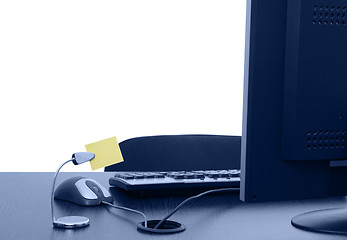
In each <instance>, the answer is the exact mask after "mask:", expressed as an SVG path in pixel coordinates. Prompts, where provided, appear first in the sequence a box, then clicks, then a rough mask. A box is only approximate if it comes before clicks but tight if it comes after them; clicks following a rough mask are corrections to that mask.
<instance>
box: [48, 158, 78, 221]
mask: <svg viewBox="0 0 347 240" xmlns="http://www.w3.org/2000/svg"><path fill="white" fill-rule="evenodd" d="M72 161H73V159H70V160H68V161H66V162H64V163H63V164H61V165H60V166H59V167H58V169H57V171H56V172H55V174H54V180H53V186H52V193H51V212H52V221H53V222H55V220H56V219H55V217H54V209H53V203H54V188H55V181H56V180H57V177H58V173H59V171H60V169H61V168H62V167H63V166H64V165H65V164H67V163H68V162H72Z"/></svg>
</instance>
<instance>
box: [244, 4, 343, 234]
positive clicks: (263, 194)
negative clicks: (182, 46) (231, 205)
mask: <svg viewBox="0 0 347 240" xmlns="http://www.w3.org/2000/svg"><path fill="white" fill-rule="evenodd" d="M346 8H347V2H346V1H341V0H329V1H327V0H305V1H302V0H248V1H247V27H246V54H245V83H244V108H243V130H242V147H241V193H240V196H241V200H243V201H247V202H258V201H273V200H289V199H304V198H317V197H329V196H336V195H346V194H347V171H346V169H347V168H346V166H345V165H346V164H344V162H343V161H342V162H341V160H344V159H347V144H346V143H347V142H346V137H347V25H346V23H347V18H346V14H347V9H346ZM341 211H342V210H341ZM322 212H323V216H324V215H325V214H326V213H327V212H325V211H321V212H320V213H322ZM338 212H339V211H338ZM327 214H328V215H330V216H337V215H339V213H337V212H328V213H327ZM313 215H314V214H313ZM318 215H319V214H318ZM342 215H343V214H340V215H339V217H341V216H342ZM344 215H345V216H344V217H343V220H344V221H345V222H346V223H347V213H346V212H344ZM326 216H327V215H325V217H326ZM305 217H306V220H305V221H306V222H304V223H302V222H300V221H302V220H303V219H299V220H300V221H299V222H300V224H302V226H300V224H299V223H298V224H296V223H295V218H294V219H293V224H294V225H295V226H298V227H302V228H305V229H309V230H314V231H321V232H338V231H340V232H343V230H341V229H340V228H339V230H336V229H335V230H332V229H334V228H336V225H338V224H332V223H331V222H330V223H329V224H330V225H331V228H330V229H324V228H326V226H324V227H321V228H319V227H317V226H320V225H319V224H322V222H321V220H322V219H323V218H324V217H322V216H317V214H316V215H315V216H311V217H312V218H311V217H310V216H309V217H308V218H307V215H306V216H305ZM307 219H308V220H307ZM317 219H320V220H317ZM335 219H336V218H335ZM317 221H318V222H317ZM322 221H323V220H322ZM307 222H312V223H313V222H316V224H317V225H316V226H306V225H305V224H307ZM323 225H324V223H323ZM345 225H346V227H345V229H344V231H345V232H347V224H345Z"/></svg>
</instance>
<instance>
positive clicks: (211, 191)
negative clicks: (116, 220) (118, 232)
mask: <svg viewBox="0 0 347 240" xmlns="http://www.w3.org/2000/svg"><path fill="white" fill-rule="evenodd" d="M239 190H240V188H220V189H214V190H209V191H206V192H202V193H200V194H198V195H195V196H192V197H189V198H187V199H186V200H184V201H183V202H181V203H180V204H179V205H178V206H177V207H176V208H175V209H174V210H172V211H171V212H170V213H169V214H168V215H166V216H165V217H164V218H163V219H162V220H160V222H159V223H158V224H157V225H155V227H154V229H157V228H158V227H160V226H161V225H162V224H163V223H164V222H165V221H166V220H167V219H168V218H169V217H171V216H172V215H173V214H174V213H175V212H177V210H178V209H180V208H181V207H182V206H183V205H184V204H186V203H187V202H189V201H190V200H193V199H195V198H199V197H202V196H204V195H207V194H210V193H216V192H226V191H239Z"/></svg>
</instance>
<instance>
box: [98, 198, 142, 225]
mask: <svg viewBox="0 0 347 240" xmlns="http://www.w3.org/2000/svg"><path fill="white" fill-rule="evenodd" d="M101 203H103V204H105V205H108V206H111V207H114V208H117V209H122V210H125V211H129V212H133V213H137V214H140V215H142V217H143V218H144V219H145V227H147V218H146V215H145V214H144V213H143V212H140V211H138V210H135V209H131V208H127V207H122V206H117V205H114V204H112V203H109V202H106V201H102V202H101Z"/></svg>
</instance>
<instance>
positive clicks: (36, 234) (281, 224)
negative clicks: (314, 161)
mask: <svg viewBox="0 0 347 240" xmlns="http://www.w3.org/2000/svg"><path fill="white" fill-rule="evenodd" d="M72 176H86V177H90V178H94V179H95V180H97V181H99V182H100V183H101V184H103V185H104V186H105V187H107V188H108V179H109V177H110V176H112V173H100V172H97V173H62V174H61V175H59V177H58V180H57V184H59V183H60V182H62V181H63V180H65V179H66V178H68V177H72ZM52 179H53V173H0V183H1V185H0V193H1V197H0V239H1V240H3V239H4V240H5V239H6V240H12V239H35V240H37V239H45V240H46V239H75V240H78V239H83V240H87V239H93V240H95V239H96V240H101V239H134V240H135V239H136V240H141V239H189V240H193V239H199V240H202V239H208V240H212V239H218V240H222V239H241V240H242V239H257V240H259V239H266V240H271V239H274V240H279V239H291V240H293V239H305V240H309V239H315V240H317V239H347V236H341V235H330V234H318V233H311V232H306V231H302V230H299V229H296V228H294V227H292V226H291V224H290V220H291V218H292V217H293V216H295V215H297V214H300V213H303V212H306V211H310V210H315V209H321V208H329V207H343V206H347V205H346V204H347V203H346V199H345V198H344V197H338V198H329V199H314V200H304V201H288V202H271V203H252V204H247V203H242V202H241V201H240V200H239V197H238V195H237V194H235V193H233V194H231V193H227V194H220V195H211V196H206V197H202V198H200V199H196V200H194V201H193V202H190V203H188V204H187V205H186V206H184V207H183V208H182V209H180V210H179V211H178V212H177V213H176V214H175V215H173V216H172V217H171V218H170V219H172V220H176V221H179V222H181V223H183V224H184V225H185V226H186V227H187V229H186V231H184V232H182V233H177V234H173V235H152V234H144V233H141V232H139V231H137V229H136V225H137V223H138V222H140V221H142V220H143V219H142V218H141V217H140V216H138V215H136V214H132V213H129V212H124V211H121V210H117V209H112V208H110V207H108V206H94V207H82V206H77V205H74V204H72V203H67V202H63V201H59V200H56V201H55V210H56V217H61V216H64V215H82V216H86V217H89V218H90V226H89V227H86V228H81V229H77V230H63V229H54V228H53V227H52V222H51V212H50V191H51V184H52ZM111 194H113V195H114V196H115V201H116V203H117V204H119V205H122V206H127V207H131V208H135V209H138V210H140V211H143V212H144V213H145V214H146V215H147V217H148V219H160V218H162V217H163V216H164V215H165V214H166V213H167V212H168V211H169V210H171V209H173V208H174V207H175V206H176V205H177V204H179V203H180V202H181V201H182V200H183V199H184V198H185V197H182V196H181V197H167V198H147V199H138V198H135V197H131V196H129V195H127V194H125V193H123V192H120V191H117V190H114V189H112V190H111Z"/></svg>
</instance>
